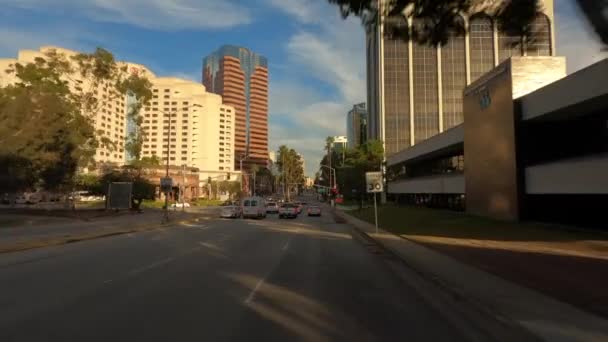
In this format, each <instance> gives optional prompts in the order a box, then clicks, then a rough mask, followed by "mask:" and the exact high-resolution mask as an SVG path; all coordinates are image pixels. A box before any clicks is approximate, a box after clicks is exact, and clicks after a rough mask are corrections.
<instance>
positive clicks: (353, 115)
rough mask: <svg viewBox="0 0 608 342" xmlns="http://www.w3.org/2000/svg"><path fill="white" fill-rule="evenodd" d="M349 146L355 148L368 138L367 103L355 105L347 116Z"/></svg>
mask: <svg viewBox="0 0 608 342" xmlns="http://www.w3.org/2000/svg"><path fill="white" fill-rule="evenodd" d="M346 139H347V140H348V148H355V147H357V146H359V145H361V144H362V143H364V142H365V141H366V140H367V108H366V106H365V103H359V104H356V105H354V106H353V109H351V111H350V112H348V115H347V116H346Z"/></svg>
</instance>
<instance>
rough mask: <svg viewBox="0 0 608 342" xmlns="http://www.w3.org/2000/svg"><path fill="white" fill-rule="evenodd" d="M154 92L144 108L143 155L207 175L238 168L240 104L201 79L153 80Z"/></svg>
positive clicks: (216, 175)
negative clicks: (233, 103) (237, 106)
mask: <svg viewBox="0 0 608 342" xmlns="http://www.w3.org/2000/svg"><path fill="white" fill-rule="evenodd" d="M151 81H152V84H153V88H152V92H153V98H152V100H150V102H149V103H148V104H147V105H146V106H145V107H144V108H143V111H142V115H143V119H144V121H143V124H142V128H143V130H144V132H146V139H145V142H144V145H143V149H142V156H143V157H152V156H157V157H158V158H159V159H161V160H162V161H163V163H165V162H166V160H167V159H166V158H169V164H170V165H178V166H181V165H186V166H188V167H196V168H198V169H199V170H200V171H201V174H200V179H201V181H206V180H207V178H208V177H212V178H216V177H218V176H225V175H227V174H228V173H230V174H235V172H234V170H233V169H232V167H233V165H234V132H235V130H234V108H232V107H231V106H227V105H223V104H222V97H221V96H219V95H217V94H213V93H208V92H207V91H206V89H205V86H203V85H202V84H200V83H196V82H193V81H188V80H184V79H179V78H173V77H158V78H154V79H152V80H151Z"/></svg>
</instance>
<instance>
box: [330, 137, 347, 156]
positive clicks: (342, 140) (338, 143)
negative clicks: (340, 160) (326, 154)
mask: <svg viewBox="0 0 608 342" xmlns="http://www.w3.org/2000/svg"><path fill="white" fill-rule="evenodd" d="M333 139H334V142H333V143H332V149H333V150H334V151H335V152H336V153H342V152H343V151H345V150H346V148H347V147H348V138H346V137H345V136H343V135H336V136H335V137H333Z"/></svg>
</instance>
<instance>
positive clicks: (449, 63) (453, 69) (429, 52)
mask: <svg viewBox="0 0 608 342" xmlns="http://www.w3.org/2000/svg"><path fill="white" fill-rule="evenodd" d="M401 24H403V25H407V24H406V23H405V21H403V22H402V23H401ZM414 25H416V21H415V22H414ZM494 26H495V25H494V22H493V21H492V19H491V18H490V17H489V16H487V15H485V14H477V15H474V16H472V17H471V19H470V26H469V40H470V67H471V69H470V77H471V82H473V81H475V80H476V79H477V78H479V77H480V76H481V75H483V74H485V73H486V72H488V71H490V70H491V69H493V68H494V66H495V65H496V64H498V63H500V62H502V61H504V60H505V59H507V58H509V57H511V56H514V55H519V56H521V55H528V56H549V55H551V27H550V22H549V19H548V18H547V17H546V16H545V15H544V14H540V15H539V16H538V17H537V18H536V20H535V21H534V23H533V25H532V32H533V33H534V39H533V40H530V41H527V42H526V41H523V39H522V38H520V37H512V36H508V35H506V34H504V33H502V32H500V33H499V34H498V41H496V42H495V39H494ZM495 44H496V45H495ZM495 46H498V52H499V53H498V55H499V59H498V60H495ZM409 48H410V47H409V44H408V43H407V42H404V41H403V40H401V39H400V38H391V37H387V38H385V40H384V106H385V107H384V108H385V113H384V114H385V143H386V153H387V155H391V154H393V153H396V152H398V151H400V150H403V149H404V148H407V147H409V146H411V145H412V144H413V143H419V142H421V141H423V140H425V139H428V138H429V137H431V136H433V135H435V134H437V133H439V129H440V128H441V127H440V126H442V128H443V130H447V129H449V128H451V127H454V126H456V125H458V124H460V123H462V121H463V113H462V91H463V90H464V88H465V87H466V85H467V69H466V43H465V37H462V36H456V35H454V36H452V37H450V38H449V40H448V43H447V44H446V45H445V46H443V47H442V48H441V56H437V54H438V49H436V48H435V47H429V46H426V45H419V44H416V43H414V44H413V50H412V51H411V53H412V58H413V60H412V61H411V66H412V71H413V73H412V75H410V73H409V64H410V61H409V55H410V51H409ZM438 57H441V70H439V71H440V73H439V76H438V67H439V66H438ZM410 77H411V78H412V81H413V82H412V83H413V89H412V92H413V99H410ZM438 77H441V85H442V89H441V90H442V98H441V99H439V89H438V87H439V79H438ZM411 100H413V105H414V113H413V115H414V120H413V122H414V127H413V131H414V138H415V141H414V142H412V141H411V139H412V137H411V136H410V131H411V128H410V116H411V115H412V113H410V101H411ZM439 101H441V104H442V108H443V110H442V114H443V115H442V116H443V122H441V123H440V122H439Z"/></svg>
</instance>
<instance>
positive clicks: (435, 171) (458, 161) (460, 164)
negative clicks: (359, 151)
mask: <svg viewBox="0 0 608 342" xmlns="http://www.w3.org/2000/svg"><path fill="white" fill-rule="evenodd" d="M463 172H464V155H463V154H460V155H456V156H450V157H445V158H440V159H434V160H427V161H422V162H417V163H410V164H409V165H406V163H400V164H396V165H391V166H389V167H388V170H387V176H386V177H387V179H388V181H396V180H400V179H409V178H416V177H428V176H435V175H445V174H454V173H463Z"/></svg>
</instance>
